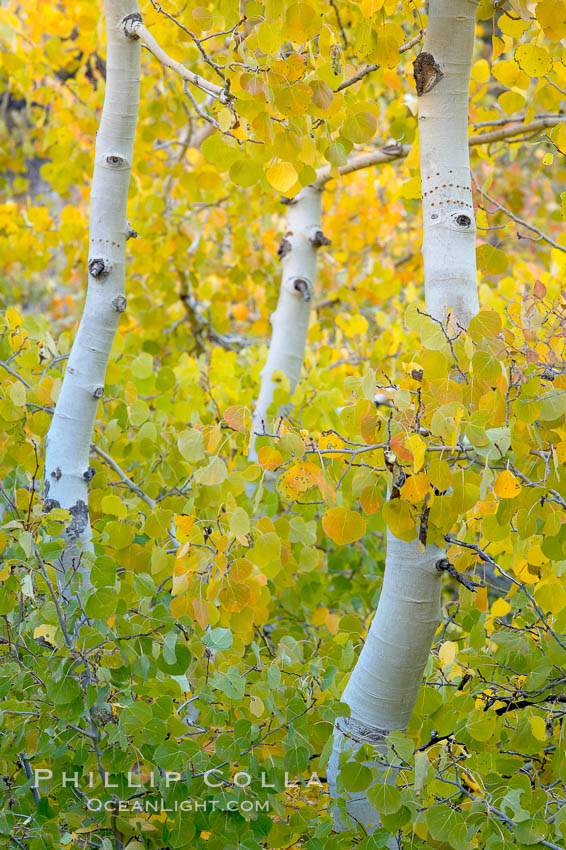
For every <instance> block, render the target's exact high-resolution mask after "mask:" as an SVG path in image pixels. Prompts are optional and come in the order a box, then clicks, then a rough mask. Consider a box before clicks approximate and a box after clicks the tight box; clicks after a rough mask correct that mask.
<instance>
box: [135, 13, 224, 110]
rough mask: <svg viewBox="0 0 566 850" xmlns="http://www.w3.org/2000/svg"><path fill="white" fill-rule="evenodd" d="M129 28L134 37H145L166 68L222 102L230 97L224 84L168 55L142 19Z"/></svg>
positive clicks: (156, 56)
mask: <svg viewBox="0 0 566 850" xmlns="http://www.w3.org/2000/svg"><path fill="white" fill-rule="evenodd" d="M129 29H130V32H131V33H132V35H133V36H134V37H137V38H141V39H143V42H144V44H145V46H146V47H147V49H148V50H149V52H150V53H153V55H154V56H155V58H156V59H157V60H158V61H159V62H161V64H162V65H165V67H166V68H170V69H171V70H172V71H175V73H176V74H178V75H179V76H180V77H181V78H182V79H183V80H187V82H189V83H192V84H193V85H194V86H196V87H197V88H198V89H201V91H204V92H206V93H207V94H213V95H215V96H216V97H219V98H220V100H221V102H222V98H223V97H224V98H226V99H229V95H228V94H227V92H226V89H225V87H224V86H217V85H216V84H215V83H211V82H209V81H208V80H205V78H204V77H201V76H200V74H195V73H194V72H193V71H189V69H188V68H187V67H185V65H183V64H182V62H177V61H176V60H175V59H172V58H171V57H170V56H168V55H167V53H165V51H164V50H163V48H161V47H160V46H159V44H158V43H157V41H156V40H155V39H154V37H153V36H152V35H151V33H150V32H149V30H148V29H147V27H145V26H144V25H143V24H142V23H141V21H133V22H132V23H131V24H130V28H129Z"/></svg>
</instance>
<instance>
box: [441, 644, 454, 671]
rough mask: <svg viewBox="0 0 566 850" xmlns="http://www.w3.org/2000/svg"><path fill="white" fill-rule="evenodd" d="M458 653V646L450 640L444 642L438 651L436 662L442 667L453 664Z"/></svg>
mask: <svg viewBox="0 0 566 850" xmlns="http://www.w3.org/2000/svg"><path fill="white" fill-rule="evenodd" d="M457 652H458V644H457V643H455V642H454V641H452V640H445V641H444V643H443V644H442V646H441V647H440V649H439V650H438V660H439V661H440V663H441V664H442V666H443V667H444V666H445V665H446V664H453V663H454V659H455V658H456V653H457Z"/></svg>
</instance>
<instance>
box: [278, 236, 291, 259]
mask: <svg viewBox="0 0 566 850" xmlns="http://www.w3.org/2000/svg"><path fill="white" fill-rule="evenodd" d="M292 250H293V246H292V245H291V240H290V239H287V237H286V236H284V237H283V239H282V240H281V242H280V243H279V248H278V249H277V256H278V257H279V259H280V260H282V259H283V258H284V257H286V256H287V254H290V253H291V251H292Z"/></svg>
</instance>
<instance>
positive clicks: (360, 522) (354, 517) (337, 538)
mask: <svg viewBox="0 0 566 850" xmlns="http://www.w3.org/2000/svg"><path fill="white" fill-rule="evenodd" d="M322 527H323V528H324V530H325V532H326V533H327V534H328V536H329V537H330V539H331V540H333V541H334V542H335V543H337V544H338V545H339V546H345V545H346V544H348V543H354V542H355V541H356V540H359V539H360V538H361V537H363V536H364V534H365V531H366V521H365V519H364V517H363V516H361V515H360V514H359V513H357V512H356V511H349V510H347V509H346V508H330V509H329V510H328V511H326V513H325V514H324V516H323V517H322Z"/></svg>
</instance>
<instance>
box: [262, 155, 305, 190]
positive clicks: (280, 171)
mask: <svg viewBox="0 0 566 850" xmlns="http://www.w3.org/2000/svg"><path fill="white" fill-rule="evenodd" d="M265 176H266V177H267V179H268V181H269V183H270V184H271V185H272V186H273V188H274V189H275V190H276V191H277V192H281V193H282V194H285V192H288V191H289V189H291V188H292V187H293V186H294V185H295V183H296V182H297V176H298V175H297V172H296V170H295V167H294V166H293V165H291V163H290V162H276V163H275V165H272V166H270V168H268V169H267V172H266V175H265Z"/></svg>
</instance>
